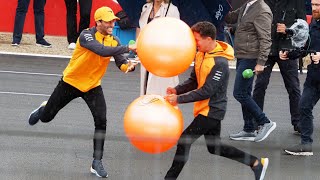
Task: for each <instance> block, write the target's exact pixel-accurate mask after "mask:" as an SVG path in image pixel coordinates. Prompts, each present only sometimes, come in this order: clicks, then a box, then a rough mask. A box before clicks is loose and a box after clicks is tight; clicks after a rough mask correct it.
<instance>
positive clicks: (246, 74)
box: [242, 69, 253, 79]
mask: <svg viewBox="0 0 320 180" xmlns="http://www.w3.org/2000/svg"><path fill="white" fill-rule="evenodd" d="M252 76H253V71H252V69H246V70H244V71H243V72H242V77H243V78H245V79H249V78H251V77H252Z"/></svg>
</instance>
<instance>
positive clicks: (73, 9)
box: [64, 0, 92, 43]
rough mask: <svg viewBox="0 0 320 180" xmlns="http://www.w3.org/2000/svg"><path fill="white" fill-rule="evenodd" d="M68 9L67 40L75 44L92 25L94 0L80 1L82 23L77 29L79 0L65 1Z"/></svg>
mask: <svg viewBox="0 0 320 180" xmlns="http://www.w3.org/2000/svg"><path fill="white" fill-rule="evenodd" d="M64 2H65V4H66V9H67V38H68V42H69V43H75V42H76V41H77V39H78V37H79V35H80V33H81V31H82V30H84V29H86V28H88V27H89V25H90V13H91V7H92V0H79V7H80V22H79V29H77V0H64Z"/></svg>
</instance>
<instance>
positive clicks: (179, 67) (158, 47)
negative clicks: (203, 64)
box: [137, 17, 196, 77]
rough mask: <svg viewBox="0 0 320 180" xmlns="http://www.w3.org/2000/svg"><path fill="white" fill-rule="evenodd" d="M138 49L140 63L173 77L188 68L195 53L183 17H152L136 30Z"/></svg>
mask: <svg viewBox="0 0 320 180" xmlns="http://www.w3.org/2000/svg"><path fill="white" fill-rule="evenodd" d="M137 53H138V57H139V59H140V61H141V63H142V65H143V66H144V67H145V68H146V69H147V70H148V71H149V72H151V73H153V74H155V75H157V76H161V77H172V76H176V75H178V74H180V73H183V72H184V71H186V70H187V69H188V67H189V66H190V64H191V63H192V61H193V59H194V57H195V54H196V42H195V39H194V36H193V33H192V31H191V29H190V27H189V26H188V25H187V24H186V23H184V22H183V21H181V20H179V19H176V18H171V17H163V18H158V19H154V20H153V21H151V22H150V23H149V24H147V25H146V26H145V27H144V28H143V29H142V31H141V32H140V34H139V37H138V40H137Z"/></svg>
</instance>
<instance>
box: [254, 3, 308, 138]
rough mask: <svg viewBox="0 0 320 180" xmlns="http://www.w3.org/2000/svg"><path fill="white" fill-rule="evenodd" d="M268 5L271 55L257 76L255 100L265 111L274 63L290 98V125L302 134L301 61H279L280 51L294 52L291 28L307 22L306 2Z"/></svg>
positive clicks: (296, 59)
mask: <svg viewBox="0 0 320 180" xmlns="http://www.w3.org/2000/svg"><path fill="white" fill-rule="evenodd" d="M265 2H266V4H268V5H269V7H270V8H271V10H272V13H273V21H272V29H271V39H272V45H271V51H270V54H269V56H268V60H267V62H266V64H268V65H269V66H268V67H266V68H265V69H264V71H263V72H262V73H260V74H258V75H257V79H256V82H255V87H254V91H253V99H254V100H255V102H256V103H257V104H258V106H259V107H260V108H261V109H262V110H263V106H264V99H265V94H266V89H267V87H268V84H269V81H270V76H271V72H272V68H273V66H274V65H275V63H277V64H278V66H279V68H280V73H281V75H282V78H283V81H284V84H285V87H286V89H287V92H288V94H289V104H290V114H291V124H292V126H293V128H294V131H295V132H299V131H300V130H299V128H298V122H299V116H300V114H299V108H298V104H299V101H300V97H301V94H300V93H301V92H300V82H299V78H298V74H299V72H298V58H293V59H291V58H289V60H287V61H282V60H281V59H280V57H279V51H281V49H283V48H287V49H293V45H292V42H291V38H290V33H288V31H287V30H288V28H289V27H290V26H291V25H293V24H294V23H295V22H296V20H297V19H303V20H306V12H305V8H302V7H305V1H304V0H265Z"/></svg>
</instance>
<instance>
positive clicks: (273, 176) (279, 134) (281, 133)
mask: <svg viewBox="0 0 320 180" xmlns="http://www.w3.org/2000/svg"><path fill="white" fill-rule="evenodd" d="M68 61H69V60H68V59H57V58H50V57H46V58H44V57H30V56H12V55H0V144H1V145H0V158H1V160H0V179H1V180H2V179H4V180H17V179H18V180H24V179H26V180H29V179H30V180H38V179H39V180H56V179H61V180H62V179H79V180H82V179H83V180H91V179H98V178H97V177H95V176H93V175H91V174H90V171H89V168H90V165H91V161H92V134H93V130H94V127H93V118H92V116H91V113H90V111H89V109H88V108H87V106H86V104H85V102H84V101H83V100H82V99H76V100H74V101H72V102H71V103H70V104H68V105H67V106H66V107H65V108H64V109H62V110H61V111H60V112H59V113H58V115H57V116H56V117H55V119H54V120H53V121H52V122H50V123H48V124H43V123H38V124H36V125H35V126H32V127H31V126H29V125H28V123H27V118H28V115H29V113H30V112H31V111H32V110H33V109H34V108H36V107H38V106H39V104H40V103H41V102H42V101H44V100H47V99H48V95H50V94H51V92H52V91H53V89H54V87H55V86H56V84H57V83H58V81H59V79H60V78H61V76H60V74H61V72H62V71H63V69H64V68H65V66H66V65H67V63H68ZM189 73H190V69H189V70H188V71H187V72H186V73H183V74H181V75H180V81H183V80H185V79H186V78H187V77H188V75H189ZM139 75H140V72H139V67H138V68H137V70H136V71H135V72H132V73H129V74H124V73H122V72H120V71H119V70H118V69H117V68H116V66H115V63H114V62H111V63H110V64H109V67H108V70H107V73H106V75H105V77H104V79H103V83H102V87H103V89H104V94H105V98H106V102H107V109H108V112H107V119H108V126H107V137H106V143H105V152H104V154H105V155H104V159H103V163H104V165H105V167H106V168H107V170H108V172H109V178H108V179H111V180H129V179H130V180H158V179H163V177H164V174H165V173H166V171H167V170H168V168H169V166H170V165H171V162H172V158H173V155H174V152H175V147H174V148H172V149H171V150H169V151H168V152H165V153H162V154H159V155H150V154H145V153H143V152H140V151H139V150H137V149H135V148H134V147H133V146H132V145H131V144H130V143H129V141H128V140H127V138H126V137H125V134H124V129H123V115H124V112H125V109H126V107H127V106H128V105H129V104H130V102H132V101H133V100H134V99H135V98H137V97H138V95H139ZM234 76H235V71H234V70H231V76H230V82H229V88H228V91H229V92H228V96H229V102H228V111H227V115H226V118H225V120H224V121H223V123H222V134H221V136H222V139H223V142H225V143H227V144H229V145H233V146H235V147H237V148H239V149H241V150H244V151H246V152H250V153H251V154H253V155H255V156H258V157H261V156H263V157H268V158H269V159H270V165H269V168H268V171H267V174H266V178H265V179H266V180H302V179H303V180H315V179H320V178H319V175H320V172H319V169H320V163H319V162H320V161H319V160H320V155H319V149H320V148H319V142H320V136H319V134H320V133H319V131H320V130H319V127H320V123H319V117H320V114H319V105H317V106H316V107H315V109H314V117H315V121H314V125H315V130H314V156H311V157H293V156H288V155H284V154H283V153H282V148H284V147H287V146H291V145H294V144H296V143H298V142H299V140H300V139H299V137H298V136H296V135H294V134H293V128H292V126H291V124H290V116H289V102H288V94H287V92H286V90H285V88H284V84H283V81H282V78H281V75H280V73H279V72H273V74H272V79H271V82H270V85H269V89H268V91H267V96H266V103H265V112H266V114H267V116H268V117H269V118H270V119H271V120H273V121H275V122H277V128H276V129H275V131H274V132H273V133H272V134H271V135H270V136H269V137H268V138H267V139H266V140H264V141H262V142H260V143H254V142H237V141H231V140H229V139H228V135H229V133H234V132H236V131H239V130H240V129H241V128H242V126H243V120H242V113H241V109H240V104H239V103H238V102H237V101H236V100H235V99H234V98H233V96H232V90H233V83H234ZM304 79H305V74H304V75H300V80H301V82H302V83H303V82H304ZM179 106H180V108H181V110H182V112H183V114H184V123H185V126H187V125H188V124H189V123H190V122H191V121H192V119H193V116H192V104H185V105H179ZM190 155H191V156H190V159H189V161H188V163H187V165H186V166H185V167H184V169H183V171H182V173H181V175H180V177H179V179H186V180H193V179H201V180H207V179H208V180H209V179H215V180H250V179H254V176H253V172H252V171H251V170H250V168H249V167H247V166H245V165H242V164H240V163H238V162H235V161H232V160H229V159H226V158H223V157H219V156H216V155H211V154H209V153H208V151H207V149H206V146H205V143H204V139H203V137H201V138H200V139H199V140H198V141H197V142H196V143H195V144H194V145H193V146H192V149H191V153H190Z"/></svg>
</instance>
